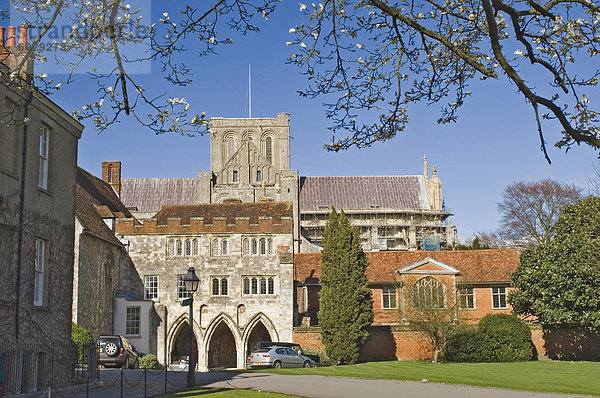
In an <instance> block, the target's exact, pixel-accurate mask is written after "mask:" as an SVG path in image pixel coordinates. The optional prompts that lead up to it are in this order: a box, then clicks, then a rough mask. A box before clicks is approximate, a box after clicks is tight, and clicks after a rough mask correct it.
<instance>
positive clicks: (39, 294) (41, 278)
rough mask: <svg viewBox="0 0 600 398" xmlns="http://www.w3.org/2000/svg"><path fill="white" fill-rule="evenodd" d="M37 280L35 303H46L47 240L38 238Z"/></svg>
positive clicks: (35, 284)
mask: <svg viewBox="0 0 600 398" xmlns="http://www.w3.org/2000/svg"><path fill="white" fill-rule="evenodd" d="M35 246H36V250H35V251H36V256H35V281H34V288H33V305H34V306H35V307H41V306H43V305H44V290H45V289H44V288H45V271H46V241H45V240H43V239H39V238H36V240H35Z"/></svg>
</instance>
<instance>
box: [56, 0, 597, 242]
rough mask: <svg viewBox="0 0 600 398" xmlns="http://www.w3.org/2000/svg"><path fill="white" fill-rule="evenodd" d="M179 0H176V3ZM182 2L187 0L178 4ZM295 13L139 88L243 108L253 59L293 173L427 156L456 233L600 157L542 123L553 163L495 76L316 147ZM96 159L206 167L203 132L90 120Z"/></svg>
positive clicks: (91, 155) (147, 171)
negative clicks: (363, 143) (183, 72)
mask: <svg viewBox="0 0 600 398" xmlns="http://www.w3.org/2000/svg"><path fill="white" fill-rule="evenodd" d="M178 4H179V3H178ZM181 4H183V3H181ZM163 8H164V6H163V2H156V1H154V2H152V14H153V17H154V18H157V15H160V14H161V13H162V11H163ZM297 17H300V13H299V11H298V2H296V1H289V0H288V1H285V2H284V4H283V5H282V6H281V8H280V9H279V10H278V11H276V12H275V14H273V15H271V16H270V18H269V21H265V22H263V23H261V28H262V30H261V32H259V33H257V34H249V35H247V36H243V37H239V36H237V35H234V36H233V37H234V44H233V45H231V46H227V47H222V48H221V49H220V50H219V51H220V54H219V55H213V56H209V57H197V56H196V55H195V54H194V53H193V52H189V53H188V54H187V55H186V61H187V62H189V63H190V64H191V65H192V66H193V69H194V82H193V84H192V85H191V86H190V87H186V88H179V87H173V86H170V85H169V84H168V83H167V82H166V81H164V80H163V79H162V78H161V76H160V70H159V66H158V65H152V73H151V74H147V75H139V76H138V77H139V79H140V80H141V81H142V82H143V84H144V87H147V88H150V87H151V88H153V89H156V90H159V91H168V95H169V96H170V97H185V98H186V99H187V100H188V101H189V102H190V103H191V104H192V109H193V110H195V112H198V113H200V112H202V111H206V113H207V116H220V117H246V116H248V108H247V93H248V65H249V64H250V65H252V105H253V109H252V115H253V116H254V117H275V115H276V114H277V113H278V112H287V113H289V114H290V116H291V129H290V134H291V136H292V139H291V140H290V153H291V167H292V168H293V169H297V170H299V171H300V175H308V176H318V175H322V176H326V175H396V174H404V175H406V174H410V175H414V174H422V172H423V155H424V154H427V156H428V158H429V165H430V169H431V167H432V166H433V165H435V166H437V168H438V176H439V177H440V179H441V181H442V193H443V196H444V200H445V203H446V206H447V207H448V208H450V209H451V210H452V211H453V213H454V217H453V218H452V223H453V224H454V225H456V226H457V228H458V233H459V237H460V238H461V239H465V238H467V237H468V236H470V235H472V234H473V233H475V232H477V231H490V230H493V229H495V228H497V224H498V219H499V215H498V213H497V209H496V203H497V202H498V201H499V200H500V199H501V194H502V191H503V190H504V188H505V187H506V185H507V184H509V183H511V182H514V181H519V180H527V181H531V180H538V179H542V178H552V179H556V180H558V181H561V182H571V183H575V184H577V185H579V186H581V187H583V188H586V187H587V184H588V178H590V177H592V176H593V165H594V164H596V165H598V164H599V163H598V159H597V153H595V152H594V151H592V150H591V149H588V148H587V147H584V146H580V147H574V148H572V149H571V150H570V151H569V153H567V154H565V152H564V150H558V149H556V148H554V147H553V146H552V144H553V143H554V142H555V141H557V140H558V139H559V132H560V129H559V127H558V126H557V125H556V124H554V123H549V122H547V123H546V124H545V134H546V140H547V141H548V143H549V145H548V149H549V154H550V157H551V159H552V164H551V165H548V163H547V162H546V161H545V159H544V157H543V155H542V153H541V152H540V144H539V139H538V136H537V131H536V126H535V120H534V119H533V114H532V111H531V108H530V106H529V105H527V104H526V103H525V101H524V99H523V98H522V97H521V96H520V95H518V94H516V93H515V91H516V89H515V88H514V87H511V86H510V85H508V84H507V83H506V81H504V80H502V81H500V82H498V81H485V82H479V81H478V82H476V83H475V84H474V85H473V86H472V91H473V95H472V97H471V98H470V99H469V100H468V102H467V104H466V105H465V106H464V107H463V109H462V110H461V112H460V114H459V120H458V122H457V123H454V124H451V125H443V126H442V125H438V124H437V123H436V120H437V117H438V116H439V108H438V107H436V106H432V107H429V108H428V107H426V106H416V107H415V106H412V107H411V108H410V120H411V121H410V123H409V125H408V128H407V129H406V130H405V131H404V132H401V133H399V134H398V136H397V137H396V138H395V139H393V140H392V141H389V142H386V143H379V144H376V145H374V146H373V147H371V148H366V149H360V150H348V151H345V152H340V153H330V152H326V151H324V150H323V149H322V145H323V144H324V143H326V142H328V140H329V135H328V130H327V127H328V126H329V124H328V121H327V119H326V118H325V109H324V107H323V106H322V103H321V102H322V100H321V99H316V100H311V99H306V98H301V97H299V96H298V94H297V90H301V89H303V88H304V87H305V77H304V76H302V75H301V74H300V73H299V72H300V70H299V69H298V68H297V67H295V66H293V65H287V64H286V63H285V61H286V59H287V57H288V56H289V54H290V53H291V52H292V48H291V47H289V46H286V45H285V42H286V41H287V40H290V39H291V35H290V34H289V32H288V29H289V28H290V27H292V26H294V25H295V24H296V23H297V22H296V21H295V20H294V18H297ZM94 90H95V88H94V84H93V83H91V82H90V80H88V79H87V78H86V77H85V76H84V75H80V76H76V82H75V83H74V84H72V85H70V86H68V87H65V88H64V89H63V90H61V92H59V93H58V94H56V95H54V96H53V100H54V101H56V102H57V103H58V104H59V105H61V106H63V107H64V108H65V109H67V110H73V109H78V108H80V107H81V106H82V105H83V104H84V103H85V101H88V100H89V99H90V98H92V95H93V91H94ZM103 160H120V161H121V162H122V164H123V177H125V178H127V177H194V176H195V172H196V171H198V170H208V169H209V168H210V162H209V140H208V137H193V138H189V137H184V136H180V135H171V134H165V135H159V136H157V135H154V134H153V133H152V132H151V131H149V130H144V129H143V128H142V127H140V126H138V125H137V124H136V123H135V122H134V121H128V120H126V121H123V122H122V123H120V124H118V125H115V126H114V127H112V128H111V129H110V130H109V131H105V132H103V133H102V134H100V135H98V134H97V133H96V131H94V129H93V127H92V126H91V124H88V125H87V126H86V129H85V131H84V134H83V136H82V138H81V140H80V142H79V165H80V166H81V167H83V168H85V169H86V170H88V171H90V172H91V173H93V174H95V175H100V165H101V162H102V161H103Z"/></svg>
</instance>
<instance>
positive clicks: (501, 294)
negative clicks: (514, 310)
mask: <svg viewBox="0 0 600 398" xmlns="http://www.w3.org/2000/svg"><path fill="white" fill-rule="evenodd" d="M500 289H502V291H501V290H500ZM494 297H498V306H496V303H495V302H494ZM502 297H504V307H502ZM492 309H494V310H505V309H508V292H507V291H506V286H494V287H492Z"/></svg>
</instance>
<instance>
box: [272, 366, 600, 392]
mask: <svg viewBox="0 0 600 398" xmlns="http://www.w3.org/2000/svg"><path fill="white" fill-rule="evenodd" d="M261 371H265V370H261ZM266 371H267V372H273V373H281V374H290V375H293V374H315V375H322V376H336V377H357V378H367V379H394V380H416V381H419V380H422V379H427V380H428V381H430V382H436V383H453V384H468V385H474V386H484V387H500V388H511V389H516V390H528V391H543V392H558V393H570V394H586V395H600V363H598V362H566V361H564V362H563V361H531V362H510V363H444V364H440V365H434V364H432V363H429V362H419V361H390V362H368V363H360V364H356V365H346V366H331V367H322V368H311V369H281V370H275V369H268V370H266Z"/></svg>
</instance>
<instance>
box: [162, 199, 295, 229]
mask: <svg viewBox="0 0 600 398" xmlns="http://www.w3.org/2000/svg"><path fill="white" fill-rule="evenodd" d="M292 216H293V208H292V203H291V202H261V203H212V204H201V205H183V206H164V207H163V208H162V210H161V211H159V212H158V213H156V215H154V217H152V218H156V219H157V220H158V225H167V220H168V219H169V218H181V224H183V225H189V224H190V218H192V217H203V218H204V224H212V223H213V219H214V218H215V217H224V218H226V219H227V223H228V224H234V223H235V219H236V217H247V218H249V219H250V224H258V219H259V218H260V217H265V218H269V219H273V220H281V218H282V217H288V218H290V219H291V218H292Z"/></svg>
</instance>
